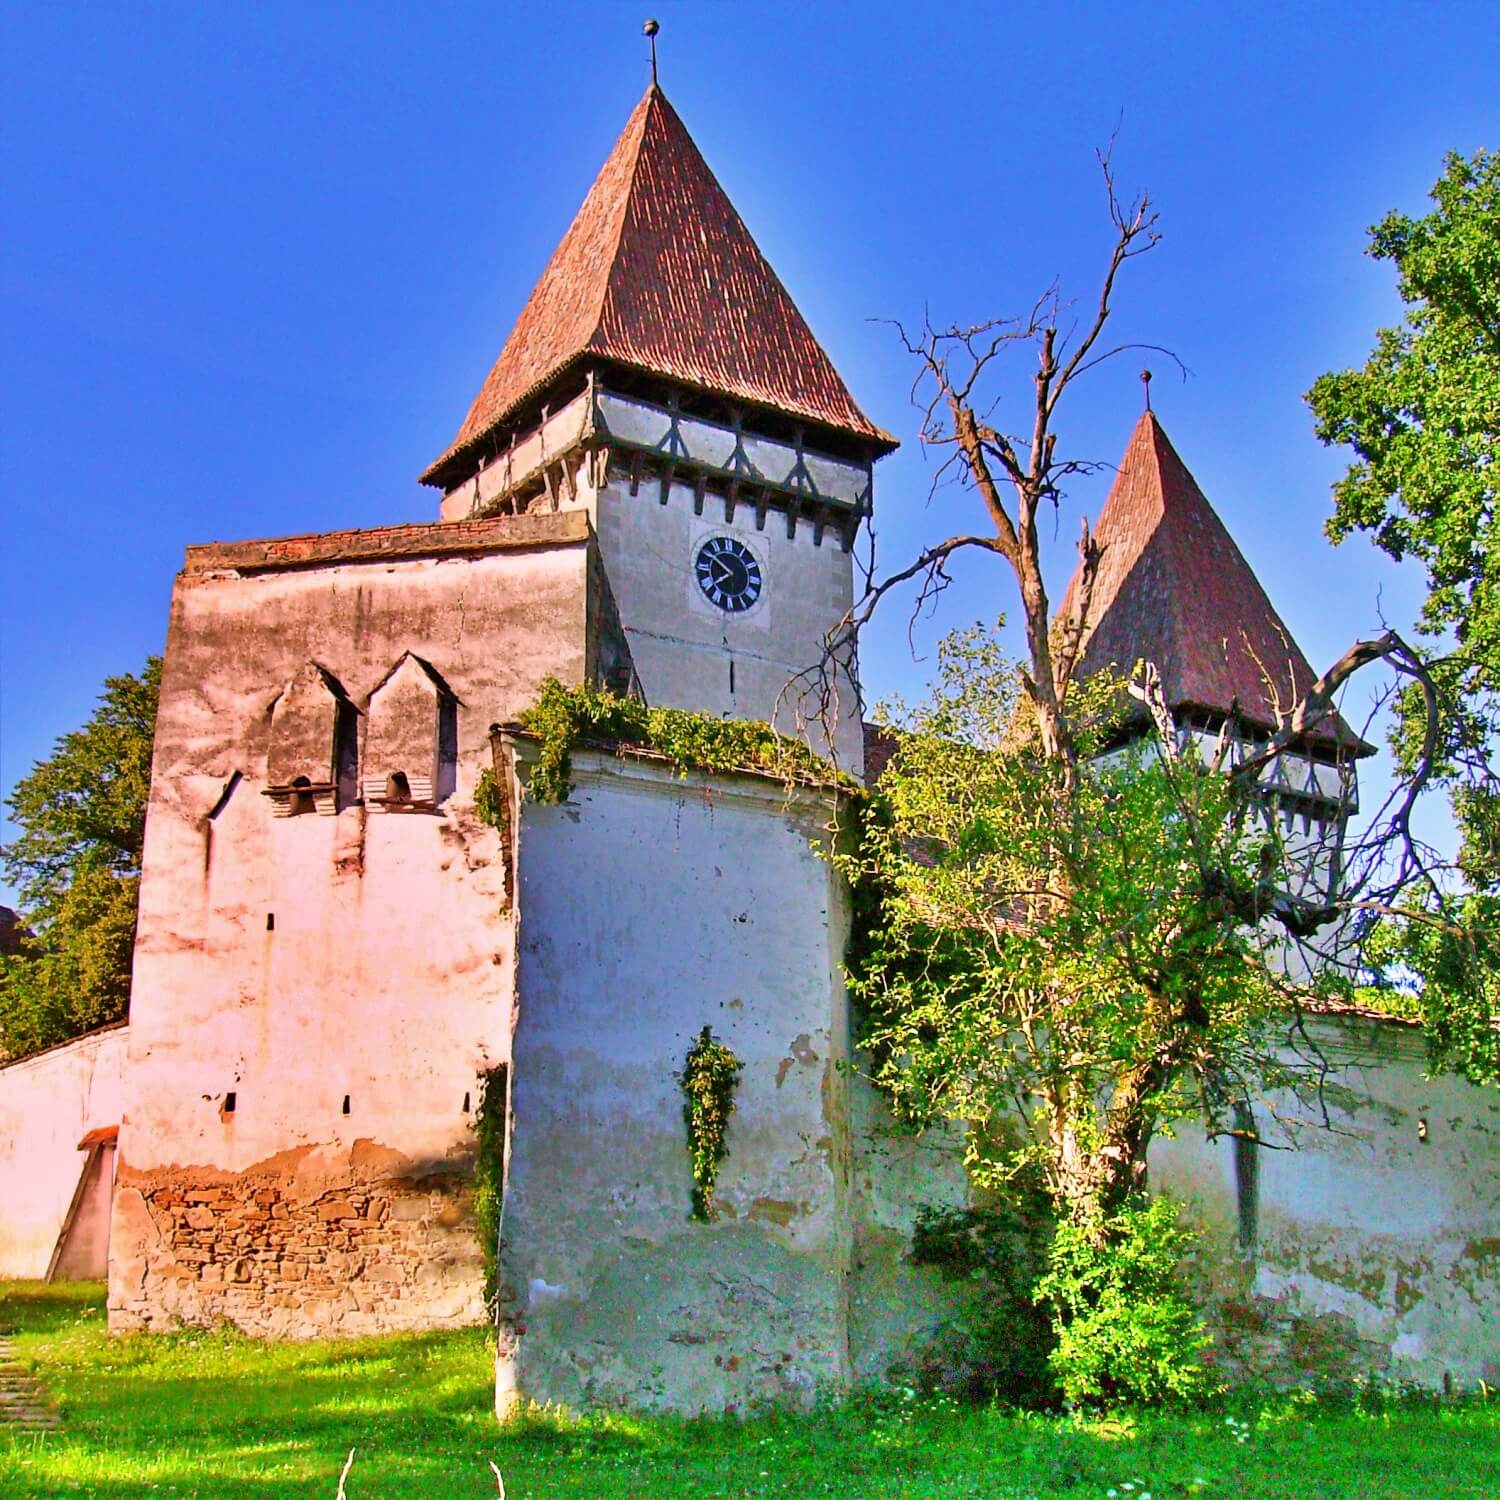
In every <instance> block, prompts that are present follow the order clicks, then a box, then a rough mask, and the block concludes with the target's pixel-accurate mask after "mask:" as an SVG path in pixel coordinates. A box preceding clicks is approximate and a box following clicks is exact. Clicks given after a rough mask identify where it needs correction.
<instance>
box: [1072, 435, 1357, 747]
mask: <svg viewBox="0 0 1500 1500" xmlns="http://www.w3.org/2000/svg"><path fill="white" fill-rule="evenodd" d="M1094 536H1095V539H1096V540H1097V542H1098V543H1099V546H1100V548H1101V549H1102V555H1101V558H1100V562H1099V572H1098V575H1097V578H1096V580H1095V583H1094V595H1093V600H1092V603H1091V606H1090V609H1089V620H1088V621H1087V622H1086V626H1085V628H1086V632H1087V638H1086V641H1085V645H1084V655H1083V662H1082V670H1083V671H1084V672H1085V673H1087V672H1088V671H1090V670H1097V669H1098V668H1100V667H1103V666H1106V665H1111V664H1112V665H1113V666H1115V667H1116V668H1117V669H1118V670H1120V671H1129V670H1130V669H1131V667H1133V666H1134V665H1135V663H1136V662H1137V661H1139V660H1141V659H1142V658H1144V659H1145V660H1147V661H1151V662H1154V663H1155V664H1156V666H1157V668H1158V670H1159V671H1160V672H1161V675H1162V686H1163V689H1164V691H1165V693H1166V698H1167V703H1168V705H1169V706H1170V707H1171V708H1173V709H1174V710H1185V709H1201V710H1206V711H1207V712H1209V713H1211V714H1214V715H1219V714H1225V715H1229V714H1237V715H1238V716H1239V717H1240V718H1241V719H1242V720H1243V721H1245V722H1247V723H1248V724H1250V725H1253V726H1255V727H1256V728H1259V729H1263V730H1276V729H1279V728H1280V727H1281V723H1282V720H1283V718H1284V716H1285V715H1286V714H1287V713H1288V712H1289V711H1290V710H1291V709H1292V707H1293V706H1294V705H1295V704H1296V703H1297V702H1298V701H1299V700H1300V699H1301V698H1302V697H1303V696H1304V695H1305V694H1306V693H1307V691H1308V689H1309V688H1310V687H1311V686H1312V684H1313V683H1314V682H1315V681H1316V680H1317V674H1316V673H1315V672H1314V671H1313V670H1312V668H1311V666H1309V664H1308V661H1307V658H1306V657H1305V656H1304V655H1303V654H1302V651H1301V649H1300V648H1299V647H1298V645H1297V643H1296V642H1295V641H1294V640H1293V639H1292V637H1291V633H1290V632H1289V631H1288V630H1287V628H1286V626H1285V625H1284V624H1283V623H1282V620H1281V616H1280V615H1278V614H1277V613H1276V610H1275V609H1274V608H1273V606H1272V604H1271V601H1270V599H1269V598H1267V597H1266V591H1265V590H1264V589H1263V588H1262V587H1261V586H1260V581H1259V580H1258V579H1257V578H1256V576H1255V574H1254V572H1253V571H1252V570H1251V568H1250V564H1249V563H1247V562H1246V561H1245V558H1244V554H1243V553H1241V551H1240V549H1239V548H1238V547H1237V546H1235V544H1234V539H1233V538H1232V537H1231V536H1230V535H1229V533H1228V531H1226V530H1225V528H1224V523H1223V522H1222V521H1221V520H1220V519H1219V518H1218V516H1217V515H1216V514H1215V513H1214V509H1213V507H1212V506H1211V505H1210V504H1209V503H1208V501H1207V499H1206V498H1205V497H1204V494H1203V491H1202V490H1201V489H1199V488H1198V481H1197V480H1196V479H1194V478H1193V476H1192V474H1190V473H1189V472H1188V468H1187V465H1186V464H1184V463H1183V461H1182V460H1181V459H1180V458H1179V457H1178V456H1177V451H1176V449H1174V448H1173V447H1172V444H1171V443H1170V441H1168V439H1167V435H1166V433H1165V432H1164V431H1163V430H1162V426H1161V423H1160V422H1158V421H1157V420H1156V417H1155V415H1154V414H1153V413H1151V412H1149V411H1148V412H1146V413H1145V414H1144V415H1143V416H1142V417H1141V420H1140V421H1139V422H1138V423H1137V424H1136V429H1135V431H1134V432H1133V433H1132V434H1131V437H1130V442H1129V444H1128V446H1127V447H1126V449H1125V456H1124V458H1123V459H1122V460H1121V463H1120V471H1119V474H1118V475H1117V476H1116V478H1115V482H1114V485H1113V487H1112V488H1111V489H1110V492H1109V498H1108V499H1107V500H1106V501H1105V502H1104V509H1103V511H1102V512H1100V515H1099V523H1098V525H1097V526H1096V527H1095V528H1094ZM1077 593H1078V574H1077V573H1075V574H1074V575H1073V579H1072V582H1070V583H1069V585H1068V591H1067V593H1066V594H1065V595H1064V597H1063V602H1062V606H1061V608H1060V609H1059V611H1058V614H1059V617H1060V618H1067V617H1068V616H1069V615H1071V614H1072V613H1073V612H1074V611H1075V609H1076V608H1077ZM1308 738H1309V739H1310V740H1311V741H1312V742H1313V743H1314V744H1317V745H1321V746H1323V747H1324V748H1326V749H1332V748H1334V747H1335V746H1342V747H1343V748H1345V749H1346V750H1350V751H1353V752H1354V753H1355V754H1358V755H1365V754H1370V753H1372V750H1371V747H1370V746H1369V745H1367V744H1365V743H1364V741H1363V740H1361V739H1360V738H1359V736H1358V735H1356V734H1355V733H1354V732H1353V731H1352V730H1351V729H1350V728H1349V726H1348V725H1347V724H1345V723H1344V721H1343V719H1342V718H1340V717H1339V716H1338V715H1337V714H1334V715H1331V716H1330V718H1329V719H1327V720H1325V721H1324V723H1323V724H1322V725H1320V726H1319V727H1318V729H1317V730H1316V731H1314V733H1313V734H1311V735H1309V737H1308Z"/></svg>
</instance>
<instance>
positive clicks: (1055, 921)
mask: <svg viewBox="0 0 1500 1500" xmlns="http://www.w3.org/2000/svg"><path fill="white" fill-rule="evenodd" d="M1018 692H1019V690H1018V687H1017V674H1016V671H1015V668H1014V665H1013V664H1012V663H1010V662H1008V661H1006V660H1005V658H1004V656H1003V655H1002V653H1001V651H1000V649H999V647H998V645H997V644H996V642H995V641H994V639H993V638H992V637H991V636H990V635H989V634H988V633H987V632H984V631H980V630H974V631H967V632H960V633H958V634H955V635H953V636H950V637H949V638H948V640H947V641H946V642H945V643H944V645H943V647H942V649H941V652H940V656H939V673H938V682H937V684H936V686H935V687H934V689H933V691H932V695H931V697H930V699H929V700H928V701H927V702H926V703H924V704H922V705H920V706H919V707H917V708H915V709H905V708H902V707H901V706H899V705H897V706H896V707H895V708H894V709H892V710H891V711H890V715H891V718H892V721H893V723H894V725H895V726H896V727H897V728H898V729H899V731H900V733H899V736H898V748H897V750H896V752H895V754H894V756H893V758H892V760H891V762H890V764H889V765H888V767H887V769H886V770H885V772H884V774H883V775H882V777H881V780H880V782H879V784H878V787H877V792H876V796H875V798H874V800H873V801H872V802H871V803H870V804H869V806H868V807H867V808H866V810H865V812H864V815H863V824H864V826H863V829H862V833H861V837H860V838H859V839H858V840H857V841H856V842H855V843H854V844H853V845H852V846H850V847H849V848H848V849H847V850H845V851H844V852H842V853H835V854H834V856H833V857H834V858H835V860H837V861H838V862H840V863H841V865H842V867H843V869H844V872H845V874H846V875H847V876H848V878H849V879H850V880H851V881H852V882H853V883H854V884H855V885H856V887H857V888H862V889H863V890H865V891H866V892H870V891H873V892H874V893H875V898H874V899H873V901H871V900H870V899H869V898H868V897H867V900H866V906H865V913H864V917H863V931H862V933H861V936H860V941H859V942H858V944H857V945H856V946H855V948H854V950H853V964H852V973H851V983H852V986H853V989H854V992H855V994H856V995H857V996H858V998H859V999H860V1000H861V1002H862V1004H863V1006H864V1008H865V1011H866V1014H867V1027H866V1040H867V1042H868V1043H869V1045H870V1046H871V1048H872V1050H873V1054H874V1057H875V1059H876V1077H877V1080H878V1081H879V1082H880V1083H881V1084H882V1085H883V1086H884V1088H885V1089H886V1090H887V1092H888V1093H889V1094H890V1095H891V1096H892V1098H893V1099H894V1100H895V1102H896V1105H897V1107H898V1110H899V1111H900V1112H901V1113H902V1114H903V1115H905V1116H906V1117H907V1118H908V1119H910V1120H912V1121H913V1122H926V1121H929V1120H931V1119H933V1118H937V1117H943V1118H948V1119H958V1120H963V1121H965V1122H967V1123H968V1125H969V1126H970V1127H971V1128H970V1131H969V1136H968V1139H969V1147H968V1150H969V1168H970V1171H971V1174H972V1176H973V1177H974V1179H975V1180H976V1182H977V1183H978V1184H979V1185H980V1186H982V1187H998V1186H1000V1185H1002V1184H1004V1183H1007V1182H1009V1181H1011V1180H1013V1179H1015V1178H1016V1177H1017V1176H1018V1174H1022V1173H1026V1172H1031V1171H1039V1172H1040V1174H1041V1177H1042V1179H1043V1180H1044V1181H1045V1182H1046V1184H1047V1187H1048V1190H1049V1192H1050V1194H1051V1196H1052V1199H1053V1201H1054V1202H1055V1203H1056V1204H1058V1205H1059V1207H1060V1208H1061V1209H1062V1210H1063V1211H1064V1214H1065V1216H1066V1217H1068V1218H1070V1219H1072V1220H1074V1221H1075V1222H1078V1223H1088V1224H1102V1223H1104V1222H1106V1221H1107V1220H1109V1219H1110V1218H1111V1217H1112V1216H1114V1215H1116V1214H1117V1213H1119V1212H1120V1211H1121V1209H1122V1208H1123V1206H1124V1205H1125V1203H1126V1200H1127V1199H1128V1198H1129V1197H1130V1196H1131V1195H1132V1194H1134V1193H1136V1192H1138V1191H1140V1190H1141V1189H1142V1188H1143V1186H1144V1179H1145V1164H1146V1148H1147V1146H1148V1145H1149V1143H1150V1141H1151V1138H1152V1136H1153V1135H1154V1134H1155V1133H1156V1132H1157V1131H1158V1130H1160V1129H1161V1128H1162V1127H1163V1126H1164V1125H1166V1124H1169V1123H1170V1122H1171V1121H1172V1120H1174V1119H1177V1118H1181V1117H1182V1116H1184V1115H1187V1114H1190V1113H1191V1114H1196V1113H1200V1112H1202V1111H1203V1110H1205V1109H1206V1110H1207V1111H1208V1113H1209V1115H1210V1116H1211V1117H1215V1118H1225V1117H1227V1115H1228V1114H1229V1112H1230V1111H1231V1110H1232V1107H1233V1101H1234V1100H1236V1099H1238V1098H1240V1097H1242V1095H1243V1091H1244V1089H1245V1087H1246V1086H1247V1085H1248V1083H1249V1081H1250V1080H1252V1079H1258V1078H1263V1077H1264V1076H1265V1074H1266V1072H1267V1070H1268V1069H1270V1068H1271V1067H1272V1066H1273V1063H1272V1061H1271V1059H1272V1054H1273V1052H1274V1032H1275V1020H1276V1018H1277V1016H1278V1014H1279V1013H1280V1012H1281V1011H1282V1010H1283V1009H1284V1006H1285V994H1286V984H1285V982H1284V981H1283V979H1282V978H1281V976H1280V972H1279V954H1280V947H1279V944H1278V943H1277V942H1276V941H1275V939H1274V938H1273V937H1272V935H1271V934H1270V933H1269V932H1268V930H1267V929H1266V927H1265V925H1264V924H1263V923H1261V922H1259V921H1257V916H1258V915H1263V914H1264V913H1263V911H1260V910H1258V909H1257V908H1255V907H1254V906H1253V905H1252V906H1251V907H1250V908H1248V909H1246V907H1245V906H1244V902H1243V900H1242V896H1243V893H1244V892H1247V891H1253V890H1255V889H1256V888H1257V887H1259V888H1261V889H1262V891H1263V901H1264V903H1265V904H1266V905H1267V906H1268V905H1269V904H1270V902H1272V901H1273V900H1274V899H1276V898H1275V893H1274V891H1273V890H1272V889H1271V888H1270V886H1269V885H1267V884H1265V883H1264V880H1263V876H1264V871H1265V870H1266V869H1267V868H1270V867H1274V866H1275V865H1277V864H1278V863H1279V862H1280V860H1281V858H1282V852H1281V850H1280V847H1279V844H1278V835H1277V833H1276V831H1275V830H1274V828H1270V827H1267V825H1266V824H1265V823H1264V822H1262V821H1260V820H1259V819H1256V818H1253V817H1250V816H1247V812H1246V803H1245V799H1244V798H1243V797H1241V796H1239V795H1238V794H1237V792H1236V788H1235V785H1234V783H1233V782H1232V780H1231V778H1230V777H1229V776H1228V775H1226V774H1224V773H1223V772H1222V771H1219V770H1216V769H1215V768H1214V767H1212V766H1211V765H1209V764H1206V763H1205V762H1204V761H1203V760H1202V759H1200V758H1199V757H1198V755H1197V754H1196V753H1195V752H1194V751H1193V750H1192V749H1191V748H1189V749H1188V750H1186V751H1183V752H1178V751H1177V748H1176V745H1175V741H1174V742H1173V743H1172V744H1171V747H1170V749H1166V750H1162V749H1159V748H1158V747H1156V746H1155V745H1150V744H1148V745H1144V746H1139V747H1137V748H1136V749H1134V750H1130V751H1122V752H1120V753H1117V754H1115V755H1106V754H1105V753H1104V752H1105V751H1106V749H1107V748H1108V746H1109V745H1110V744H1112V743H1113V742H1114V737H1115V731H1116V730H1117V729H1118V728H1119V721H1120V716H1121V700H1122V698H1124V699H1125V701H1126V702H1128V701H1129V700H1128V698H1125V694H1124V693H1123V691H1122V685H1121V683H1120V682H1119V680H1118V679H1114V678H1110V677H1108V676H1106V675H1105V674H1099V675H1098V676H1095V677H1092V678H1090V679H1089V680H1088V681H1087V682H1084V683H1080V684H1077V685H1075V687H1074V706H1073V710H1072V713H1071V715H1070V718H1069V732H1070V735H1071V737H1072V739H1073V741H1074V743H1075V745H1076V746H1077V748H1078V751H1079V758H1078V761H1077V763H1076V765H1074V766H1071V767H1069V766H1067V765H1065V764H1064V763H1062V762H1060V761H1059V760H1058V759H1057V758H1055V757H1052V756H1049V755H1047V754H1046V753H1045V752H1044V751H1043V749H1042V746H1041V742H1040V735H1039V734H1038V733H1037V731H1036V729H1035V727H1034V722H1032V721H1029V720H1028V719H1027V718H1026V716H1025V715H1023V714H1021V713H1019V712H1018V710H1020V708H1021V704H1020V702H1019V700H1018Z"/></svg>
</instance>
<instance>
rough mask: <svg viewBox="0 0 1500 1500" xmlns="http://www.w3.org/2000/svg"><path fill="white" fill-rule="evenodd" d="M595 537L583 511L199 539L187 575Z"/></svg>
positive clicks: (466, 552)
mask: <svg viewBox="0 0 1500 1500" xmlns="http://www.w3.org/2000/svg"><path fill="white" fill-rule="evenodd" d="M592 535H593V527H592V526H591V524H590V522H589V517H588V513H587V512H586V511H582V510H563V511H540V512H533V513H527V514H525V515H519V516H486V517H484V518H483V519H480V520H466V521H413V522H409V523H407V524H404V525H399V526H372V527H368V528H366V529H363V530H357V531H324V532H310V533H307V534H305V535H301V536H284V537H270V538H266V539H264V540H260V541H245V542H197V543H194V544H193V545H191V546H189V547H188V548H187V550H186V552H185V553H184V556H183V563H182V571H183V572H184V573H218V572H236V573H264V572H276V571H281V570H283V569H288V568H306V567H316V566H320V565H323V564H327V563H344V562H353V563H360V562H385V561H387V560H389V559H390V558H404V557H446V556H454V555H461V556H473V555H474V554H476V553H484V552H505V551H514V550H517V549H520V548H533V547H560V546H572V545H576V544H578V543H580V542H586V541H588V540H589V538H590V537H591V536H592Z"/></svg>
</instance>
